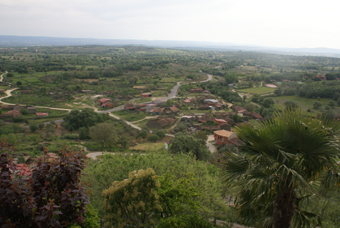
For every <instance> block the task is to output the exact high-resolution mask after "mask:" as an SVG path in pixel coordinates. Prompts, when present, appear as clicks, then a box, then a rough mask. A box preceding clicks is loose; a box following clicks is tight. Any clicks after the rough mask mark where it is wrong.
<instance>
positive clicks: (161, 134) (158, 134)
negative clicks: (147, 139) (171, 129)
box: [156, 130, 165, 139]
mask: <svg viewBox="0 0 340 228" xmlns="http://www.w3.org/2000/svg"><path fill="white" fill-rule="evenodd" d="M156 135H157V136H158V137H159V138H160V139H162V138H164V137H165V133H164V131H162V130H158V131H156Z"/></svg>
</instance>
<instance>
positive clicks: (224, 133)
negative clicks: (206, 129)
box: [214, 130, 234, 138]
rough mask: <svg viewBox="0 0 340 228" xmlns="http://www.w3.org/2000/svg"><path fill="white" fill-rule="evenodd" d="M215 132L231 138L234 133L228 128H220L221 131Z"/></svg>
mask: <svg viewBox="0 0 340 228" xmlns="http://www.w3.org/2000/svg"><path fill="white" fill-rule="evenodd" d="M214 134H216V135H219V136H222V137H227V138H229V137H230V136H231V135H232V134H234V133H233V132H231V131H226V130H220V131H214Z"/></svg>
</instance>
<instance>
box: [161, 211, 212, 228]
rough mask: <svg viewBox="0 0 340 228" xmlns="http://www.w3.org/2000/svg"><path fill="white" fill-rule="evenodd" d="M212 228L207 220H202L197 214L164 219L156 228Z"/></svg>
mask: <svg viewBox="0 0 340 228" xmlns="http://www.w3.org/2000/svg"><path fill="white" fill-rule="evenodd" d="M192 227H195V228H212V227H213V225H212V224H211V223H209V222H208V220H207V219H202V218H201V217H199V216H198V215H197V214H190V215H180V216H174V217H169V218H165V219H162V220H161V221H160V223H159V224H158V225H157V226H156V228H192Z"/></svg>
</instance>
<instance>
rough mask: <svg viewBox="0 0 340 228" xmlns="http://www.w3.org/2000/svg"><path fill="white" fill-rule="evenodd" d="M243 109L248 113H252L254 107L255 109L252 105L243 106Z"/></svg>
mask: <svg viewBox="0 0 340 228" xmlns="http://www.w3.org/2000/svg"><path fill="white" fill-rule="evenodd" d="M245 108H246V109H247V111H249V112H254V111H255V108H256V107H255V105H254V104H247V105H246V106H245Z"/></svg>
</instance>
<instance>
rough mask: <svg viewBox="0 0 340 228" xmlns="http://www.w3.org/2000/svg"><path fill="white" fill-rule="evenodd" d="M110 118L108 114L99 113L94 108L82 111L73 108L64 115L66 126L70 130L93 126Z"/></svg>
mask: <svg viewBox="0 0 340 228" xmlns="http://www.w3.org/2000/svg"><path fill="white" fill-rule="evenodd" d="M107 119H108V115H107V114H98V113H95V112H94V111H93V109H90V108H85V109H83V110H82V111H80V110H72V111H71V112H70V113H69V114H68V115H67V116H65V117H64V121H65V126H66V127H67V128H68V129H69V130H70V131H75V130H78V129H79V128H81V127H92V126H94V125H96V124H97V123H101V122H104V121H105V120H107Z"/></svg>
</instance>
